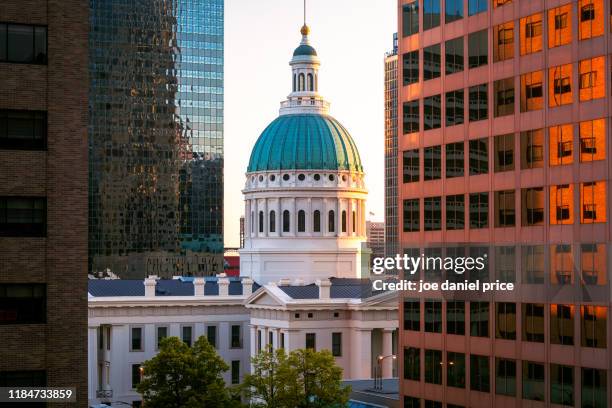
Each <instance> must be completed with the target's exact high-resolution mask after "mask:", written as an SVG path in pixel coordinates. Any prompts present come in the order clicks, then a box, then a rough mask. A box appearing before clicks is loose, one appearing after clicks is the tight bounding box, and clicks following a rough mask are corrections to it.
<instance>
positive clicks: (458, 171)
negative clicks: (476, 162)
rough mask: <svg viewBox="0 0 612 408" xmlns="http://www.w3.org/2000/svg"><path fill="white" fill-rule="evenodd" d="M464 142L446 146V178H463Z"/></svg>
mask: <svg viewBox="0 0 612 408" xmlns="http://www.w3.org/2000/svg"><path fill="white" fill-rule="evenodd" d="M464 166H465V162H464V145H463V142H457V143H449V144H447V145H446V178H452V177H463V174H464Z"/></svg>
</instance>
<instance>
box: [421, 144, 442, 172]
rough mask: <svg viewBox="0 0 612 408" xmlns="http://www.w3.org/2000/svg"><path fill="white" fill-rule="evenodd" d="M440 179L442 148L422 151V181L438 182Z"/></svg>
mask: <svg viewBox="0 0 612 408" xmlns="http://www.w3.org/2000/svg"><path fill="white" fill-rule="evenodd" d="M441 177H442V147H441V146H432V147H426V148H424V149H423V179H424V180H438V179H440V178H441Z"/></svg>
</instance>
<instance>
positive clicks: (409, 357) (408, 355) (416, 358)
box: [404, 347, 421, 381]
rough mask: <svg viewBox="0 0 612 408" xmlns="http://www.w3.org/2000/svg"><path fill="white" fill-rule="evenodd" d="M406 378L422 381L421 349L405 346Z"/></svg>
mask: <svg viewBox="0 0 612 408" xmlns="http://www.w3.org/2000/svg"><path fill="white" fill-rule="evenodd" d="M404 379H406V380H412V381H421V350H420V349H418V348H414V347H407V348H404Z"/></svg>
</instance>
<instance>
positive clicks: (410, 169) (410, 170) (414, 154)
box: [403, 149, 421, 183]
mask: <svg viewBox="0 0 612 408" xmlns="http://www.w3.org/2000/svg"><path fill="white" fill-rule="evenodd" d="M403 159H404V161H403V167H404V177H403V181H404V183H414V182H417V181H419V170H420V167H421V164H420V162H419V149H414V150H406V151H404V155H403Z"/></svg>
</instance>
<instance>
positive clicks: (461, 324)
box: [446, 300, 465, 336]
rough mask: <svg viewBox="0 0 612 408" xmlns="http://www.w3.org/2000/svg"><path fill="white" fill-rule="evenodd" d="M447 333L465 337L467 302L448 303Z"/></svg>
mask: <svg viewBox="0 0 612 408" xmlns="http://www.w3.org/2000/svg"><path fill="white" fill-rule="evenodd" d="M446 333H448V334H456V335H458V336H464V335H465V302H463V301H459V300H456V301H448V302H446Z"/></svg>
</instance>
